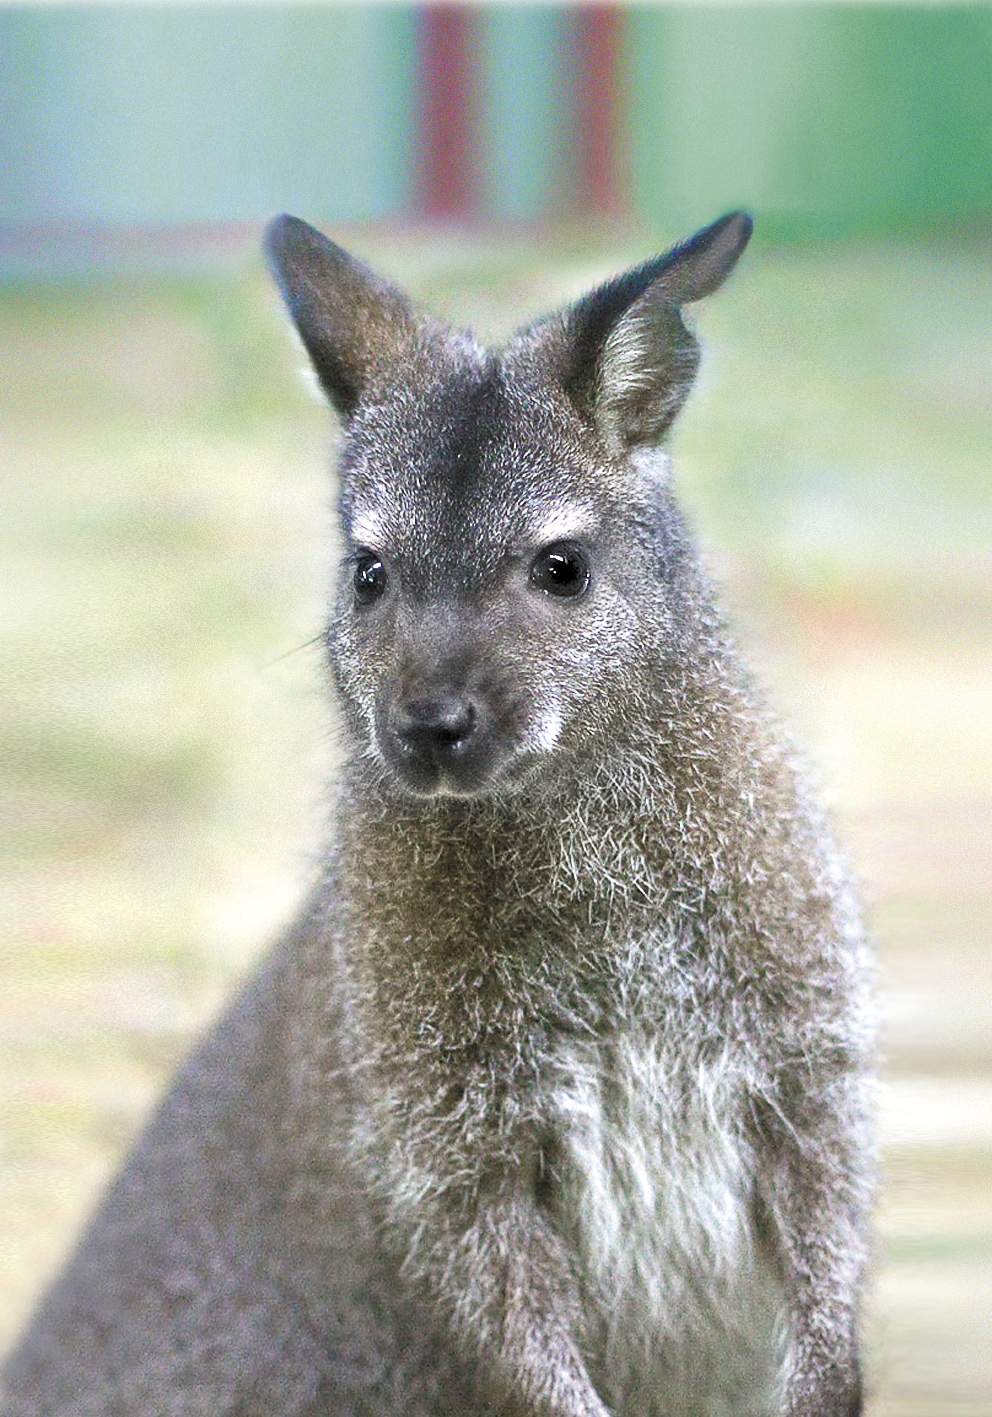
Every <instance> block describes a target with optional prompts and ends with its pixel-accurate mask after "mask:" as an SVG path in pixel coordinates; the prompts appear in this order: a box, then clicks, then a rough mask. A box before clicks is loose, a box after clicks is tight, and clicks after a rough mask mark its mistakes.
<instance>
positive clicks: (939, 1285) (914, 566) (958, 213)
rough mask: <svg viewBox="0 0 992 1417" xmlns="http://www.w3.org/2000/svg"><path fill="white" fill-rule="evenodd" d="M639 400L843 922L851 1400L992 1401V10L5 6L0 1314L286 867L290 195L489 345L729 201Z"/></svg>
mask: <svg viewBox="0 0 992 1417" xmlns="http://www.w3.org/2000/svg"><path fill="white" fill-rule="evenodd" d="M736 206H745V207H747V208H749V209H750V210H751V211H752V212H753V213H754V214H755V217H756V219H757V232H758V234H757V237H756V239H755V242H754V245H753V247H752V249H751V250H750V251H749V252H748V254H747V256H746V258H745V260H744V262H743V263H742V265H741V267H740V269H739V271H738V272H737V273H736V274H735V276H734V278H733V280H732V281H731V283H730V284H729V285H728V286H727V287H726V288H725V290H724V291H722V292H721V293H720V295H719V296H718V297H717V298H715V299H714V300H713V301H712V302H710V303H708V304H707V305H705V306H704V307H702V308H700V310H699V311H698V325H699V329H700V334H701V337H702V340H703V342H704V346H705V349H706V359H705V362H704V367H703V372H702V376H701V378H700V381H699V386H698V388H697V391H696V395H695V397H694V399H693V400H692V401H691V402H690V405H689V407H688V408H687V410H686V412H685V414H684V415H683V417H682V419H681V421H680V423H679V425H678V427H677V429H676V432H675V437H674V451H675V455H676V461H677V467H678V469H679V476H680V479H681V486H682V490H683V494H684V500H685V501H686V503H687V505H688V507H689V509H690V512H691V515H692V517H693V519H694V521H695V523H696V525H697V527H698V529H699V536H700V539H701V541H702V543H703V545H704V547H705V548H706V551H707V554H708V556H709V558H710V560H711V562H712V563H713V565H714V567H715V569H716V570H717V572H718V574H719V575H720V576H721V578H722V580H723V582H724V584H725V586H726V589H727V597H728V600H729V602H730V604H731V606H732V608H733V611H734V614H735V616H736V620H737V622H738V624H739V625H740V626H741V631H742V638H743V639H744V641H745V644H746V646H747V649H748V652H749V653H750V656H751V658H752V660H753V661H754V662H755V664H756V665H757V667H758V668H759V670H760V672H761V673H763V674H764V676H765V678H766V679H767V680H768V681H769V682H770V684H771V686H772V688H773V691H774V693H775V695H776V696H777V699H778V701H779V702H780V703H781V705H782V707H783V709H784V711H785V712H786V714H787V715H788V716H789V717H790V719H791V720H792V721H793V722H794V723H795V724H796V726H797V729H798V732H799V736H800V737H801V738H802V739H803V740H804V742H805V744H806V746H807V747H808V749H809V752H810V756H811V757H812V759H813V761H814V763H815V765H816V769H817V771H818V773H819V775H820V777H821V779H822V780H823V782H824V784H825V790H826V792H827V795H828V797H829V799H830V801H831V803H832V805H833V808H834V811H835V814H836V816H837V819H838V823H839V827H840V830H841V833H842V835H843V837H844V839H845V841H846V843H847V845H848V848H849V851H850V854H851V857H852V859H853V861H854V863H855V867H856V870H857V872H858V874H859V876H860V878H861V880H862V882H863V885H864V892H865V896H866V899H867V901H868V905H869V910H870V914H871V918H872V925H873V929H874V932H875V935H876V938H877V940H878V944H879V951H880V955H881V996H882V1006H883V1019H884V1074H885V1076H884V1085H883V1089H882V1094H881V1098H880V1114H881V1125H882V1137H883V1143H884V1145H883V1160H882V1171H883V1186H882V1192H881V1200H880V1205H879V1214H878V1254H877V1278H876V1283H875V1287H874V1294H873V1298H872V1303H871V1308H870V1313H869V1315H868V1332H869V1339H870V1343H869V1347H870V1356H869V1361H870V1375H869V1381H870V1392H871V1401H870V1411H871V1412H872V1413H873V1414H875V1417H992V1263H990V1261H992V1048H990V1041H989V1040H990V1026H992V964H990V960H992V901H990V895H989V889H988V882H989V878H990V874H992V831H990V827H992V754H990V752H989V749H988V745H987V735H988V726H989V723H990V721H992V675H990V671H989V648H990V641H992V613H990V612H992V579H990V571H992V536H990V532H992V477H990V475H989V445H990V436H989V435H990V413H992V7H990V6H989V5H957V4H939V5H934V6H925V5H919V6H912V7H907V6H902V5H898V4H884V5H858V4H819V3H803V4H797V3H779V4H774V5H771V4H766V5H753V4H749V3H737V4H733V5H718V4H708V3H695V4H668V5H647V4H644V5H638V6H632V7H621V6H605V5H599V4H594V5H586V6H579V7H563V6H558V5H544V6H533V5H528V4H523V3H518V4H501V5H495V4H494V5H474V6H463V7H451V6H446V5H445V6H436V5H435V6H430V5H421V6H410V5H399V4H397V5H388V6H386V5H373V4H365V5H360V6H349V5H334V4H324V5H318V4H313V5H296V4H288V3H287V4H264V3H259V4H253V5H250V6H237V5H227V4H221V3H216V4H210V5H197V4H183V5H162V4H135V5H127V6H125V5H123V4H118V5H115V4H101V5H89V4H71V5H61V4H43V5H30V4H28V5H19V6H6V7H4V6H0V401H2V409H3V414H2V438H0V493H2V501H0V545H2V553H3V567H2V574H0V650H2V654H3V661H4V670H3V675H2V679H0V779H2V784H3V794H2V802H0V814H2V816H0V821H2V824H3V838H2V842H0V852H2V865H3V887H2V890H3V898H2V911H3V914H2V922H0V931H2V933H0V999H2V1004H0V1345H2V1346H6V1344H7V1343H8V1342H9V1341H11V1340H12V1338H13V1336H14V1334H15V1332H16V1330H17V1328H18V1327H19V1325H20V1324H21V1323H22V1322H23V1321H24V1318H25V1316H26V1314H27V1312H28V1310H29V1309H30V1306H31V1304H32V1303H33V1301H34V1299H35V1297H36V1295H37V1293H38V1290H39V1288H40V1287H41V1286H42V1285H43V1284H44V1283H45V1282H46V1280H47V1279H48V1278H49V1277H50V1275H51V1274H52V1273H53V1272H54V1270H55V1268H56V1267H57V1265H58V1263H59V1261H60V1257H61V1256H62V1255H64V1253H65V1250H66V1248H67V1247H68V1245H69V1244H70V1243H71V1240H72V1237H73V1235H74V1233H75V1232H76V1231H77V1229H78V1227H79V1225H80V1224H81V1223H82V1222H83V1220H84V1218H85V1216H86V1214H87V1213H88V1211H89V1209H90V1207H91V1205H92V1204H93V1200H94V1197H95V1195H96V1193H97V1192H98V1190H99V1188H100V1186H101V1185H102V1184H103V1182H104V1181H105V1179H106V1178H107V1177H108V1175H109V1174H110V1173H111V1172H112V1170H113V1168H114V1166H115V1165H116V1161H117V1158H118V1157H119V1155H120V1152H121V1150H122V1149H123V1148H124V1147H125V1146H126V1145H127V1143H128V1141H129V1140H130V1139H131V1138H132V1137H133V1136H134V1134H135V1132H136V1130H137V1128H138V1127H139V1126H140V1124H141V1121H142V1119H143V1117H144V1116H145V1115H146V1113H147V1109H148V1108H149V1107H150V1106H151V1104H152V1102H153V1100H154V1098H155V1096H156V1095H157V1094H158V1092H159V1091H160V1090H161V1088H162V1086H163V1085H164V1082H165V1080H166V1078H167V1077H168V1075H169V1073H170V1072H171V1070H172V1069H173V1068H174V1067H175V1065H176V1063H177V1062H178V1061H179V1059H180V1058H181V1057H182V1055H183V1053H184V1052H185V1050H186V1048H187V1046H188V1044H189V1041H190V1038H191V1037H192V1035H193V1034H194V1033H195V1032H196V1031H197V1030H198V1029H200V1028H201V1027H202V1026H203V1024H204V1023H205V1021H206V1020H208V1019H209V1018H210V1016H211V1015H212V1014H213V1013H214V1012H215V1011H216V1010H217V1009H218V1008H219V1007H220V1005H221V1003H222V1001H223V999H224V998H225V997H227V996H228V994H229V993H230V991H231V989H232V988H233V987H234V985H235V982H236V981H237V979H238V978H239V977H241V976H242V975H243V974H244V972H245V971H246V969H247V968H248V967H249V965H250V963H251V961H252V960H253V959H254V958H255V957H256V956H257V955H258V953H259V951H260V950H261V949H263V948H264V946H265V944H266V942H267V940H269V939H271V937H272V935H273V933H274V932H276V931H277V930H278V929H279V927H280V926H281V924H282V923H283V922H285V921H286V920H287V919H288V918H289V917H290V915H291V913H292V910H293V904H294V901H295V900H296V899H298V897H299V895H300V893H301V892H302V890H303V888H304V886H305V883H306V881H307V878H308V875H309V873H310V871H311V869H312V863H313V860H314V856H315V853H316V850H317V845H318V843H319V840H320V835H321V830H322V811H323V809H322V796H323V794H322V783H323V781H324V780H325V778H326V775H327V774H328V772H331V771H333V757H334V728H333V719H332V711H331V710H330V709H329V707H328V705H327V702H326V699H325V692H324V687H323V678H322V666H321V662H320V654H319V650H318V649H317V648H316V647H315V645H314V643H313V641H314V638H315V637H316V636H317V635H318V633H319V630H320V624H321V613H322V601H323V595H324V588H325V584H326V580H327V576H328V574H329V567H330V564H331V560H332V557H333V528H332V525H331V517H330V514H329V510H328V508H329V506H330V502H331V497H332V486H331V479H330V477H329V473H328V469H329V467H330V465H331V457H330V449H331V444H332V440H333V427H332V420H331V418H330V415H329V414H328V413H327V411H326V410H325V409H323V408H321V407H320V406H318V405H317V404H316V403H315V402H314V401H313V400H312V399H311V398H310V397H309V395H308V394H307V392H306V390H305V388H304V385H303V382H302V380H301V379H300V378H299V377H298V372H299V371H298V366H299V362H300V360H299V355H298V354H297V353H296V351H295V350H294V348H293V347H292V345H291V344H290V341H289V340H288V339H287V337H286V330H285V324H284V321H283V319H282V315H281V312H280V311H279V309H278V305H277V301H276V297H275V295H274V293H273V291H272V290H271V288H270V285H269V282H268V279H267V277H266V275H265V272H264V270H263V268H262V264H261V260H260V258H259V255H258V242H259V235H260V230H261V223H262V221H263V220H264V218H265V217H267V216H268V215H270V214H271V213H273V212H275V211H278V210H282V209H288V210H290V211H293V212H295V213H296V214H298V215H300V216H303V217H305V218H306V219H308V220H310V221H314V222H317V223H319V224H321V225H323V226H324V227H325V229H327V230H328V231H329V232H330V233H331V234H332V235H333V236H335V238H336V239H338V240H340V241H342V242H343V243H344V244H346V245H348V246H349V247H350V248H352V249H353V250H355V251H356V252H358V253H359V254H361V255H362V256H364V257H365V258H366V259H367V260H369V261H370V262H371V263H372V264H373V265H375V266H376V267H377V268H379V269H380V270H381V271H382V272H383V273H385V274H387V275H389V276H390V277H392V278H393V279H395V280H397V281H399V282H401V283H402V284H404V285H406V286H407V287H408V288H409V289H410V290H411V291H412V292H413V293H414V294H415V295H416V296H417V297H418V298H419V299H420V300H422V301H423V302H424V303H426V304H429V305H430V306H432V307H433V308H434V309H435V310H437V311H439V312H440V313H442V314H445V315H447V316H449V317H450V318H451V319H453V320H455V321H457V322H459V323H464V324H473V325H475V326H476V327H477V328H478V329H479V330H480V331H481V332H482V333H484V334H486V335H489V336H491V337H493V338H499V337H501V336H503V335H505V334H506V333H507V332H508V331H509V329H510V328H512V326H513V325H514V324H516V323H518V322H519V321H521V320H523V319H525V318H527V317H529V316H531V315H533V314H535V313H538V312H540V311H542V310H546V309H548V308H551V307H554V306H555V305H557V304H560V303H562V302H563V301H565V300H567V299H570V298H572V297H573V296H574V295H576V294H578V293H579V292H580V291H582V290H583V289H585V288H587V287H588V286H589V285H591V284H592V283H594V282H595V281H597V280H600V279H602V278H604V277H606V276H607V275H609V274H612V273H613V272H615V271H616V270H618V269H621V268H622V267H623V266H624V265H626V264H629V263H632V262H634V261H636V260H639V259H642V258H643V257H645V256H647V255H648V254H651V253H653V252H654V251H657V250H660V249H663V248H664V247H665V246H666V245H668V244H671V242H673V241H675V240H678V239H680V238H683V237H685V236H686V235H688V234H689V233H690V232H692V231H693V230H695V229H696V228H697V227H699V226H701V225H703V224H705V223H706V222H708V221H710V220H712V219H713V218H714V217H716V216H718V215H719V214H720V213H722V212H723V211H726V210H728V209H730V208H732V207H736Z"/></svg>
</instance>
